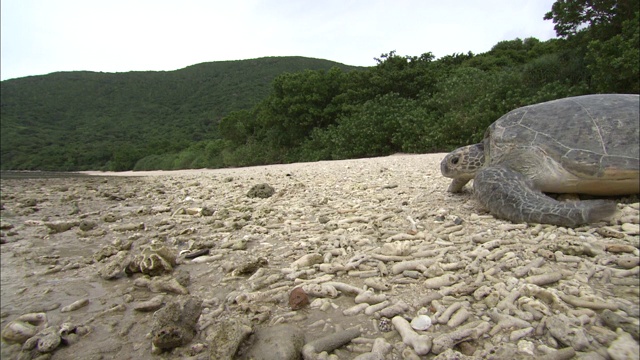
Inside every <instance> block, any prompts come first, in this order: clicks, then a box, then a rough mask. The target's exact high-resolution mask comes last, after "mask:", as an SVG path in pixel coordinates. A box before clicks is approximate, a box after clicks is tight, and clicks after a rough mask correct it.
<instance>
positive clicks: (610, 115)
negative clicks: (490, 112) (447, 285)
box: [440, 94, 640, 227]
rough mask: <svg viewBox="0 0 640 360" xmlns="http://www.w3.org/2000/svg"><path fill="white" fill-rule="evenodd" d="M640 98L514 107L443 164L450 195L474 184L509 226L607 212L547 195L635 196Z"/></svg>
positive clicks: (569, 222) (611, 207) (592, 217)
mask: <svg viewBox="0 0 640 360" xmlns="http://www.w3.org/2000/svg"><path fill="white" fill-rule="evenodd" d="M638 100H639V96H638V95H618V94H606V95H585V96H576V97H570V98H565V99H560V100H554V101H549V102H544V103H540V104H535V105H530V106H525V107H522V108H518V109H515V110H513V111H511V112H509V113H507V114H505V115H504V116H502V117H501V118H500V119H498V120H496V121H495V122H494V123H493V124H491V125H490V126H489V128H488V129H487V131H486V132H485V135H484V139H483V141H482V142H481V143H479V144H474V145H469V146H465V147H462V148H459V149H457V150H454V151H453V152H451V153H449V154H448V155H447V156H446V157H445V158H444V159H443V160H442V163H441V164H440V167H441V171H442V175H444V176H446V177H449V178H453V181H452V182H451V185H450V186H449V189H448V191H450V192H459V191H461V190H462V188H463V187H464V186H465V184H466V183H467V182H469V180H473V187H474V193H475V195H476V197H477V199H478V200H479V201H480V203H481V204H482V205H483V206H484V207H486V208H487V209H488V210H489V211H490V212H491V213H492V214H493V215H495V216H496V217H499V218H503V219H507V220H510V221H513V222H532V223H546V224H554V225H560V226H568V227H574V226H577V225H581V224H586V223H590V222H594V221H597V220H600V219H602V218H604V217H607V216H609V215H611V214H612V213H613V212H614V211H615V209H616V205H615V203H614V202H612V201H607V200H586V201H579V202H561V201H557V200H555V199H553V198H551V197H548V196H546V195H544V193H545V192H546V193H571V194H590V195H600V196H615V195H628V194H638V193H640V165H639V159H638V158H639V155H640V154H639V151H640V150H639V146H638V143H639V142H640V125H639V123H640V116H639V107H640V104H639V101H638Z"/></svg>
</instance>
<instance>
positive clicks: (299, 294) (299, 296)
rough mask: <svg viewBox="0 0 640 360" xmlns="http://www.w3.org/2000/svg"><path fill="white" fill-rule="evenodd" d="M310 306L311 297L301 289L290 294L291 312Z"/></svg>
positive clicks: (296, 289) (298, 288)
mask: <svg viewBox="0 0 640 360" xmlns="http://www.w3.org/2000/svg"><path fill="white" fill-rule="evenodd" d="M307 305H309V297H308V296H307V293H305V292H304V290H302V288H301V287H297V288H295V289H293V290H291V293H290V294H289V306H290V307H291V310H299V309H302V308H303V307H305V306H307Z"/></svg>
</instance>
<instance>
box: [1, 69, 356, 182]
mask: <svg viewBox="0 0 640 360" xmlns="http://www.w3.org/2000/svg"><path fill="white" fill-rule="evenodd" d="M333 67H336V68H338V69H341V70H344V71H349V70H351V69H355V67H351V66H346V65H342V64H339V63H336V62H332V61H327V60H321V59H311V58H303V57H268V58H261V59H253V60H241V61H222V62H212V63H203V64H198V65H193V66H189V67H187V68H184V69H180V70H176V71H167V72H164V71H160V72H158V71H148V72H128V73H115V74H114V73H95V72H80V71H75V72H59V73H53V74H49V75H44V76H30V77H26V78H19V79H12V80H6V81H2V82H1V83H0V116H1V119H2V122H1V129H0V135H1V141H0V146H1V161H0V164H1V167H2V169H3V170H6V169H20V170H35V169H38V170H88V169H101V170H129V169H132V168H133V166H134V165H135V163H136V162H137V161H138V160H140V159H141V158H144V157H146V156H149V155H156V156H163V155H165V154H169V153H177V152H179V151H181V150H184V149H186V148H188V147H189V146H190V145H192V144H194V143H197V142H199V141H205V140H210V139H216V138H218V131H217V124H218V122H219V121H220V119H221V118H222V117H224V116H225V115H227V114H229V113H230V112H231V111H233V110H239V109H248V108H251V107H252V106H254V105H255V104H257V103H259V102H260V101H261V100H262V99H264V98H265V97H266V96H267V95H268V94H269V92H270V91H271V82H272V81H273V80H274V79H275V78H276V77H277V76H278V75H280V74H282V73H284V72H287V71H290V72H296V71H301V70H306V69H314V70H322V69H327V70H328V69H330V68H333ZM172 166H173V165H172Z"/></svg>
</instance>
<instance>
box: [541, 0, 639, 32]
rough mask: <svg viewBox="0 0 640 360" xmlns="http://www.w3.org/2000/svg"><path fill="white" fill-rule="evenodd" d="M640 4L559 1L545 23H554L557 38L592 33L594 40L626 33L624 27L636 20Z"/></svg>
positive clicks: (632, 0)
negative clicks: (587, 30)
mask: <svg viewBox="0 0 640 360" xmlns="http://www.w3.org/2000/svg"><path fill="white" fill-rule="evenodd" d="M639 5H640V1H639V0H557V1H556V2H555V3H554V4H553V6H552V7H551V11H549V12H547V13H546V14H545V15H544V19H545V20H553V23H554V24H555V26H554V29H555V31H556V34H557V35H558V36H560V37H564V38H567V37H570V36H572V35H576V34H577V33H578V32H580V31H582V30H585V29H589V31H590V32H591V36H592V37H594V38H601V39H602V38H605V39H606V38H609V37H611V36H614V35H616V34H619V33H621V32H622V23H623V22H624V21H628V20H631V19H633V17H634V15H635V12H636V11H638V7H639Z"/></svg>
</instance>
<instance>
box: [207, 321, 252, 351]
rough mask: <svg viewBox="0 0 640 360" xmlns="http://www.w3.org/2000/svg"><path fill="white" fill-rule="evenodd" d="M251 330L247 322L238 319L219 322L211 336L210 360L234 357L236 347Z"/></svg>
mask: <svg viewBox="0 0 640 360" xmlns="http://www.w3.org/2000/svg"><path fill="white" fill-rule="evenodd" d="M252 331H253V329H252V328H251V326H249V324H248V322H247V321H243V320H240V319H233V318H232V319H228V320H226V321H224V322H222V323H220V324H219V325H218V327H217V328H216V330H215V333H213V335H212V336H211V342H210V346H209V348H210V349H211V353H210V358H211V359H212V360H213V359H216V360H232V359H235V356H236V352H238V347H239V346H240V344H241V343H242V342H243V341H244V340H245V339H246V338H247V336H249V334H251V332H252Z"/></svg>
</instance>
